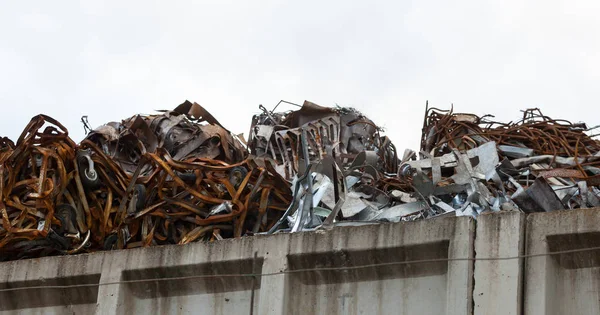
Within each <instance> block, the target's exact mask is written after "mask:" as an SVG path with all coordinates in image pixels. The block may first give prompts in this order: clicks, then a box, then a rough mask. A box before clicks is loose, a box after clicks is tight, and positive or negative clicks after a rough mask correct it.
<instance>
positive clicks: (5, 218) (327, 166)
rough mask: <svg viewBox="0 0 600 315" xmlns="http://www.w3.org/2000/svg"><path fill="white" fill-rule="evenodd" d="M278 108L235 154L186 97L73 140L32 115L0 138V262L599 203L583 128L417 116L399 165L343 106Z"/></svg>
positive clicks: (596, 162) (596, 152) (367, 124)
mask: <svg viewBox="0 0 600 315" xmlns="http://www.w3.org/2000/svg"><path fill="white" fill-rule="evenodd" d="M281 103H288V104H291V105H295V106H297V107H298V109H296V110H292V111H280V112H277V111H276V109H277V108H278V106H279V105H280V104H281ZM280 104H277V105H276V106H275V108H273V109H272V110H267V109H266V108H265V107H263V106H262V105H261V106H259V108H260V110H261V113H260V114H258V115H255V116H254V117H253V118H252V122H251V128H250V134H249V138H248V142H247V145H246V142H245V141H244V139H243V137H239V136H236V135H234V134H232V133H231V132H230V131H229V130H227V129H226V128H225V127H224V126H223V125H221V124H220V123H219V121H218V120H217V119H216V118H215V117H213V116H212V115H211V114H210V113H209V112H208V111H207V110H206V109H204V108H203V107H202V106H200V105H199V104H197V103H191V102H188V101H186V102H184V103H183V104H181V105H179V106H177V107H176V108H175V109H174V110H170V111H160V112H159V114H154V115H135V116H132V117H129V118H126V119H124V120H122V121H120V122H109V123H106V124H104V125H102V126H100V127H98V128H96V129H93V130H92V129H91V128H90V127H89V124H88V123H87V117H83V118H82V122H83V123H84V128H85V129H86V131H87V130H89V132H88V134H87V136H86V137H85V139H84V140H83V141H81V143H79V144H76V143H74V142H73V141H72V140H71V138H69V135H68V132H67V130H66V128H64V126H62V125H61V124H60V123H59V122H57V121H55V120H53V119H52V118H50V117H48V116H44V115H39V116H36V117H34V118H33V119H32V120H31V122H30V123H29V124H28V125H27V127H26V128H25V129H24V130H23V133H22V134H21V136H20V137H19V139H18V140H17V141H16V143H14V142H12V141H11V140H10V139H8V138H1V139H0V215H1V216H2V218H1V219H2V224H1V225H0V253H1V254H0V261H1V260H13V259H20V258H27V257H40V256H47V255H59V254H76V253H80V252H92V251H98V250H111V249H124V248H133V247H146V246H153V245H163V244H187V243H190V242H195V241H199V240H205V241H214V240H221V239H224V238H236V237H241V236H248V235H254V234H262V233H264V234H271V233H280V232H297V231H306V230H314V229H319V228H331V227H333V226H335V225H348V224H365V222H399V221H412V220H419V219H427V218H432V217H439V216H473V217H477V216H478V215H479V214H480V213H483V212H487V211H523V212H536V211H554V210H559V209H573V208H585V207H596V206H600V143H599V142H598V141H596V140H594V138H593V137H592V136H588V134H587V133H586V132H589V130H590V129H591V128H590V129H588V128H587V126H586V125H585V124H583V123H577V124H575V123H571V122H568V121H565V120H557V119H551V118H549V117H547V116H544V115H543V114H542V113H541V111H540V110H539V109H528V110H525V111H524V112H523V117H522V119H520V120H519V121H516V122H508V123H503V122H496V121H493V120H491V118H492V117H493V116H490V115H486V116H482V117H479V116H476V115H474V114H466V113H454V112H453V109H450V110H439V109H435V108H429V107H427V108H426V112H425V119H424V123H423V130H422V137H421V148H420V151H419V152H415V151H412V150H406V151H405V152H404V154H403V155H402V156H399V154H398V152H397V150H396V147H395V146H394V144H393V143H392V142H391V141H390V139H389V138H388V137H386V136H384V135H382V130H381V128H380V127H378V126H377V125H376V124H375V123H374V122H373V121H372V120H370V119H369V118H367V117H366V116H365V115H363V114H361V113H360V112H358V111H357V110H355V109H352V108H344V107H335V108H328V107H322V106H319V105H316V104H314V103H311V102H308V101H305V102H304V104H303V105H302V106H300V105H297V104H293V103H289V102H285V101H281V102H280Z"/></svg>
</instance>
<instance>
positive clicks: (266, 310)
mask: <svg viewBox="0 0 600 315" xmlns="http://www.w3.org/2000/svg"><path fill="white" fill-rule="evenodd" d="M473 234H474V221H473V220H472V219H470V218H466V217H460V218H440V219H433V220H426V221H419V222H409V223H398V224H376V225H367V226H359V227H338V228H335V229H332V230H329V231H325V230H321V231H316V232H307V233H294V234H279V235H273V236H254V237H246V238H242V239H237V240H235V239H232V240H223V241H219V242H212V243H193V244H188V245H185V246H161V247H151V248H140V249H132V250H123V251H112V252H104V253H94V254H86V255H77V256H64V257H47V258H43V259H34V260H25V261H15V262H8V263H1V264H0V279H2V280H3V286H4V287H9V286H24V285H31V284H41V283H43V282H40V280H39V279H47V280H46V283H48V281H52V282H50V283H52V284H70V283H81V282H85V283H111V282H119V281H130V280H144V279H155V278H165V279H167V278H172V277H186V276H192V275H215V274H238V273H243V274H248V273H277V272H280V271H286V270H288V271H292V272H297V271H298V270H301V269H310V268H315V267H334V268H335V267H343V266H353V265H367V264H373V263H380V262H398V261H408V260H416V259H432V258H433V259H435V258H442V259H445V258H452V257H472V255H473V251H472V249H473V242H474V240H473ZM255 255H256V259H254V257H255ZM472 266H473V263H472V261H451V262H441V263H440V262H435V263H425V264H421V265H415V264H411V265H394V266H388V267H380V268H377V269H374V268H365V269H360V270H351V271H346V272H340V271H329V272H323V271H322V272H318V273H317V272H308V273H307V272H302V273H293V274H282V275H272V276H264V277H258V278H256V279H253V278H252V277H245V278H239V277H236V278H233V277H225V278H195V279H185V280H168V281H161V282H155V281H152V282H141V283H126V284H112V285H102V286H99V287H91V288H85V289H81V288H78V289H70V290H66V291H65V292H60V290H59V291H52V290H44V291H41V290H38V291H34V292H32V293H31V294H32V295H30V293H29V292H28V291H16V292H10V293H7V292H0V304H1V305H2V309H1V310H0V311H1V312H3V313H27V314H33V313H35V314H42V313H43V314H52V313H54V314H64V313H75V314H93V313H96V314H133V313H137V314H149V313H154V314H156V313H160V314H168V313H170V314H249V313H250V308H251V305H253V310H254V314H390V313H394V314H470V313H472V310H471V308H472V302H471V300H472V298H471V295H472V292H473V287H472V269H473V267H472ZM78 276H79V277H80V278H77V277H78ZM63 291H64V290H63ZM253 291H254V292H253ZM252 296H254V300H252V298H251V297H252ZM31 297H35V298H31ZM71 304H72V306H68V305H71Z"/></svg>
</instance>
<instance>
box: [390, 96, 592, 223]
mask: <svg viewBox="0 0 600 315" xmlns="http://www.w3.org/2000/svg"><path fill="white" fill-rule="evenodd" d="M492 117H493V116H490V115H486V116H483V117H478V116H476V115H473V114H456V113H454V112H453V110H452V109H450V110H439V109H436V108H426V112H425V119H424V123H423V134H422V138H421V152H420V156H421V159H420V160H415V159H414V157H413V160H412V161H406V162H405V163H404V164H403V165H402V166H401V169H402V170H405V171H404V172H401V173H399V175H400V176H401V177H403V176H405V175H407V174H410V175H411V176H413V183H415V181H414V178H425V182H427V181H431V182H433V183H432V184H429V186H428V185H423V184H422V183H420V184H419V185H417V186H420V189H416V190H417V191H420V192H421V193H423V197H424V199H429V204H430V205H431V206H432V208H433V209H434V210H435V212H436V213H435V214H434V215H436V214H441V213H442V211H445V212H455V213H456V214H457V215H472V216H477V215H478V214H479V213H482V212H485V211H500V210H521V211H524V212H534V211H553V210H560V209H569V208H570V209H572V208H586V207H592V206H597V205H600V201H599V199H598V198H599V197H600V189H599V187H598V186H597V184H598V182H597V181H595V180H594V179H595V178H597V176H598V174H600V142H598V141H597V140H595V139H593V138H592V137H591V136H589V135H588V134H587V133H586V131H588V128H587V126H586V125H585V124H584V123H571V122H569V121H566V120H560V119H552V118H550V117H548V116H545V115H543V114H542V112H541V111H540V110H539V109H537V108H534V109H527V110H525V111H523V117H522V119H520V120H519V121H516V122H508V123H503V122H496V121H493V120H490V119H491V118H492ZM484 147H486V149H484ZM482 154H483V155H482ZM456 184H460V185H467V186H466V187H465V188H464V190H463V191H453V192H449V191H444V192H442V191H438V192H436V190H437V189H439V188H441V186H447V185H456ZM590 184H591V185H590Z"/></svg>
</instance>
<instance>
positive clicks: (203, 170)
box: [0, 102, 291, 260]
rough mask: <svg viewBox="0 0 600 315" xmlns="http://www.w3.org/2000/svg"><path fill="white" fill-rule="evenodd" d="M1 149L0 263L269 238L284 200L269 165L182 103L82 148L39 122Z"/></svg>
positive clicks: (285, 191)
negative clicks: (252, 236)
mask: <svg viewBox="0 0 600 315" xmlns="http://www.w3.org/2000/svg"><path fill="white" fill-rule="evenodd" d="M46 123H50V124H53V125H50V126H47V127H46V128H45V129H41V128H42V127H43V126H44V125H45V124H46ZM0 144H1V147H0V159H1V160H0V178H1V180H0V193H1V196H0V212H1V215H2V226H1V227H0V251H1V253H2V255H0V260H12V259H19V258H25V257H37V256H45V255H55V254H71V253H76V252H81V251H95V250H102V249H113V248H131V247H138V246H150V245H158V244H185V243H189V242H193V241H195V240H198V239H201V238H203V239H222V238H227V237H239V236H241V235H242V234H248V233H258V232H262V231H266V230H268V228H270V227H271V225H273V224H275V222H276V221H277V220H278V219H279V217H280V216H281V213H282V210H283V209H285V208H286V207H287V205H288V204H289V203H290V200H291V194H290V192H289V188H288V187H289V185H288V183H287V182H286V181H285V180H284V179H283V178H281V177H280V176H279V175H278V174H277V173H276V172H275V171H274V169H273V168H272V166H271V165H270V164H269V163H264V162H263V161H261V160H260V159H248V158H247V151H246V149H245V148H244V147H243V145H242V143H241V142H240V141H239V140H238V139H237V137H235V136H233V135H232V134H231V133H230V132H229V131H227V130H226V129H224V128H223V127H222V126H221V125H220V124H219V123H218V122H217V121H216V119H214V118H213V117H212V116H211V115H210V114H209V113H208V112H206V111H205V110H204V109H203V108H202V107H201V106H200V105H198V104H192V103H189V102H186V103H184V104H182V105H180V106H179V107H177V108H176V109H175V110H173V111H167V112H164V113H163V114H161V115H151V116H141V115H136V116H134V117H131V118H128V119H125V120H123V121H122V122H121V123H117V122H111V123H108V124H106V125H104V126H101V127H99V128H97V129H96V130H93V131H91V132H90V133H89V134H88V136H87V137H86V139H84V140H83V141H82V142H81V144H80V145H76V144H75V143H74V142H73V141H72V140H71V139H70V138H69V136H68V133H67V131H66V129H65V128H64V127H63V126H62V125H60V123H58V122H57V121H55V120H53V119H51V118H50V117H47V116H43V115H40V116H36V117H34V118H33V119H32V121H31V123H30V124H29V125H28V126H27V128H25V130H24V131H23V133H22V135H21V137H20V138H19V140H18V141H17V144H16V145H14V144H13V143H12V142H11V141H10V140H8V139H3V140H2V142H1V143H0Z"/></svg>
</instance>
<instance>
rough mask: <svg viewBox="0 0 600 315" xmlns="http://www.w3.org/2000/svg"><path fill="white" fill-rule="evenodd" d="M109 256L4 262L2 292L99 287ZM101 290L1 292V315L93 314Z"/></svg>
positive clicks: (0, 279)
mask: <svg viewBox="0 0 600 315" xmlns="http://www.w3.org/2000/svg"><path fill="white" fill-rule="evenodd" d="M104 258H105V253H97V254H93V255H77V256H62V257H45V258H38V259H27V260H19V261H11V262H4V263H0V289H5V288H18V287H31V286H47V285H71V284H88V283H89V284H98V283H99V282H100V275H101V273H102V265H103V262H104ZM97 303H98V287H97V286H92V287H85V288H73V289H66V290H65V289H60V290H58V289H57V290H47V289H44V290H42V289H28V290H20V291H9V292H2V293H0V314H12V313H20V314H73V313H75V314H93V313H94V312H95V310H96V305H97Z"/></svg>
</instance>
